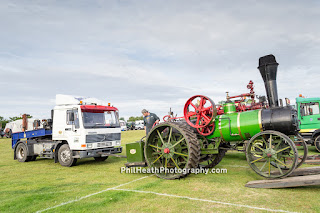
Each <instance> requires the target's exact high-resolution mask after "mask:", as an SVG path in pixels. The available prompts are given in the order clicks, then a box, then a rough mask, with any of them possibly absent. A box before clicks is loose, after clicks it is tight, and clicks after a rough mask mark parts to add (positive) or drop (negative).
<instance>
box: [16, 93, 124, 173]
mask: <svg viewBox="0 0 320 213" xmlns="http://www.w3.org/2000/svg"><path fill="white" fill-rule="evenodd" d="M98 102H99V101H97V99H83V98H74V97H72V96H66V95H57V97H56V106H55V107H54V109H53V110H52V111H51V119H48V120H43V121H42V122H43V123H42V124H43V125H42V126H43V128H36V129H34V130H27V131H23V132H17V133H13V134H12V148H13V149H14V159H17V160H18V161H20V162H26V161H33V160H35V159H36V158H37V157H40V158H50V159H54V161H55V163H57V162H59V163H60V164H61V165H62V166H67V167H70V166H73V165H75V164H76V162H77V159H81V158H89V157H94V159H95V160H96V161H104V160H106V159H107V158H108V156H109V155H115V154H116V153H121V152H122V147H121V129H120V124H119V115H118V109H117V108H115V107H113V106H110V104H108V105H107V106H106V105H102V104H99V103H98ZM23 123H24V124H25V123H27V121H24V122H23ZM24 124H23V125H24ZM24 129H28V128H24ZM115 156H116V155H115Z"/></svg>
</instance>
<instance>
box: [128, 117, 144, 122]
mask: <svg viewBox="0 0 320 213" xmlns="http://www.w3.org/2000/svg"><path fill="white" fill-rule="evenodd" d="M138 120H143V116H136V117H134V116H131V117H129V120H128V121H138Z"/></svg>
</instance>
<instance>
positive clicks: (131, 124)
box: [127, 121, 136, 130]
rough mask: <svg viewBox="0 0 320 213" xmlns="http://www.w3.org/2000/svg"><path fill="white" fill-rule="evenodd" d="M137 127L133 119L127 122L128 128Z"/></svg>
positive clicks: (133, 128)
mask: <svg viewBox="0 0 320 213" xmlns="http://www.w3.org/2000/svg"><path fill="white" fill-rule="evenodd" d="M135 129H136V125H135V123H134V122H133V121H128V122H127V130H135Z"/></svg>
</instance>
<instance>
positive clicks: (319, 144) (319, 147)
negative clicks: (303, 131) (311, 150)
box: [314, 135, 320, 152]
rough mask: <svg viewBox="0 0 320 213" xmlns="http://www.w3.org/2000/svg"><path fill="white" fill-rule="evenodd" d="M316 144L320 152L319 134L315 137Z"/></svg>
mask: <svg viewBox="0 0 320 213" xmlns="http://www.w3.org/2000/svg"><path fill="white" fill-rule="evenodd" d="M314 145H315V147H316V149H317V150H318V152H320V135H318V136H317V137H316V139H314Z"/></svg>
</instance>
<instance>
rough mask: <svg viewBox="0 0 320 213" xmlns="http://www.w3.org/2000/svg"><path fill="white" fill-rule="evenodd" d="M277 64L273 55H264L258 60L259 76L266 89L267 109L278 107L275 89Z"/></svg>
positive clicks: (276, 90)
mask: <svg viewBox="0 0 320 213" xmlns="http://www.w3.org/2000/svg"><path fill="white" fill-rule="evenodd" d="M278 65H279V64H278V63H277V61H276V58H275V57H274V55H266V56H263V57H261V58H259V67H258V69H259V70H260V73H261V76H262V78H263V81H264V86H265V87H266V92H267V96H268V102H269V107H270V108H274V107H279V101H278V89H277V70H278Z"/></svg>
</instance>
